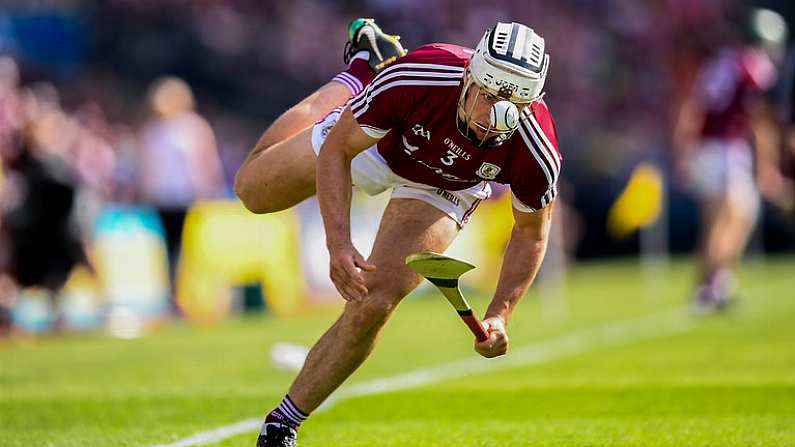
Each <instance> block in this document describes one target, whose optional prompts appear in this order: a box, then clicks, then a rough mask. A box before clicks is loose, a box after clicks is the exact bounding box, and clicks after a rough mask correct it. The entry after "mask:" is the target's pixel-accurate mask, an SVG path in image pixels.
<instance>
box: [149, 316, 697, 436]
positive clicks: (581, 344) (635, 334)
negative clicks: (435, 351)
mask: <svg viewBox="0 0 795 447" xmlns="http://www.w3.org/2000/svg"><path fill="white" fill-rule="evenodd" d="M690 327H691V319H690V318H688V315H687V312H686V310H685V309H683V308H676V309H674V310H670V311H667V312H660V313H656V314H652V315H647V316H643V317H640V318H635V319H631V320H624V321H617V322H612V323H607V324H604V325H601V326H597V327H594V328H591V329H585V330H581V331H576V332H572V333H570V334H568V335H564V336H562V337H558V338H554V339H551V340H547V341H541V342H537V343H531V344H529V345H525V346H522V347H520V348H516V349H512V350H511V352H510V354H508V355H507V356H504V357H498V358H496V359H490V360H486V359H483V358H482V357H477V356H472V357H470V358H467V359H464V360H459V361H456V362H451V363H446V364H442V365H438V366H431V367H427V368H419V369H415V370H413V371H409V372H407V373H403V374H398V375H395V376H391V377H384V378H381V379H375V380H371V381H368V382H364V383H360V384H357V385H350V386H346V387H342V388H340V389H339V390H338V391H337V392H336V393H334V394H332V395H331V397H329V399H327V400H326V402H325V403H324V404H323V405H322V406H321V407H320V408H318V409H317V410H315V413H318V412H321V411H325V410H327V409H329V408H331V406H333V405H334V404H336V403H337V402H340V401H343V400H347V399H351V398H354V397H359V396H370V395H374V394H382V393H388V392H393V391H398V390H404V389H409V388H416V387H420V386H423V385H429V384H432V383H437V382H441V381H443V380H449V379H455V378H460V377H464V376H470V375H476V374H483V373H487V372H491V371H498V370H504V369H509V368H516V367H520V366H527V365H537V364H541V363H545V362H549V361H552V360H557V359H562V358H566V357H572V356H575V355H579V354H583V353H586V352H589V351H592V350H596V349H600V348H606V347H611V346H619V345H624V344H629V343H635V342H639V341H643V340H649V339H653V338H657V337H662V336H666V335H671V334H675V333H679V332H684V331H687V330H688V329H689V328H690ZM261 424H262V418H251V419H244V420H241V421H238V422H235V423H232V424H229V425H224V426H222V427H219V428H216V429H214V430H209V431H204V432H200V433H196V434H195V435H193V436H190V437H187V438H183V439H180V440H179V441H176V442H173V443H170V444H157V445H153V446H151V447H193V446H200V445H207V444H213V443H216V442H220V441H222V440H224V439H227V438H231V437H232V436H236V435H239V434H242V433H246V432H251V431H255V430H258V429H259V428H260V425H261Z"/></svg>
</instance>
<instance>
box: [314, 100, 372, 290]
mask: <svg viewBox="0 0 795 447" xmlns="http://www.w3.org/2000/svg"><path fill="white" fill-rule="evenodd" d="M377 142H378V140H377V139H375V138H373V137H371V136H369V135H367V134H366V133H364V132H363V131H362V130H361V128H360V127H359V124H358V123H357V121H356V119H355V118H354V117H353V114H352V113H351V109H350V108H349V107H348V108H346V109H345V111H344V112H342V115H340V118H339V120H338V121H337V124H335V125H334V127H333V128H332V129H331V132H329V135H328V137H327V138H326V141H325V142H324V143H323V146H322V147H321V148H320V153H319V154H318V157H317V170H316V187H317V199H318V202H319V204H320V214H321V215H322V217H323V226H324V227H325V229H326V246H327V247H328V250H329V255H330V257H331V260H330V262H331V265H330V276H331V280H332V281H333V282H334V285H335V286H336V287H337V290H338V291H339V292H340V294H342V297H343V298H345V299H346V300H353V301H361V300H362V299H364V297H366V296H367V293H368V292H367V287H365V285H364V278H363V277H362V274H361V273H360V271H359V270H358V269H362V270H365V271H373V270H375V266H374V265H371V264H368V263H367V262H366V261H365V259H364V257H363V256H362V255H361V254H360V253H359V252H358V251H357V250H356V248H354V246H353V243H352V242H351V227H350V215H351V187H352V181H351V160H353V157H355V156H356V155H357V154H358V153H360V152H362V151H363V150H365V149H367V148H369V147H370V146H372V145H374V144H376V143H377Z"/></svg>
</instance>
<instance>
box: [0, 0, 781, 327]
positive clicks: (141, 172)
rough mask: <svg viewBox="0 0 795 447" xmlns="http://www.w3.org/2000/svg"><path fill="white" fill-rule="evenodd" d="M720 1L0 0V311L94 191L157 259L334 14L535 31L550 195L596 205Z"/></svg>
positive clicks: (702, 48)
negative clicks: (149, 214) (146, 238)
mask: <svg viewBox="0 0 795 447" xmlns="http://www.w3.org/2000/svg"><path fill="white" fill-rule="evenodd" d="M736 3H738V2H734V1H730V0H723V1H721V0H649V1H637V0H604V1H599V2H593V1H588V0H560V1H555V2H549V1H542V0H510V1H504V2H477V1H473V0H422V1H420V0H401V1H396V0H365V1H352V0H347V1H339V2H332V1H322V0H289V1H282V0H278V1H260V0H236V1H225V0H106V1H90V0H38V1H30V0H17V1H15V0H7V1H4V2H2V6H0V55H3V56H2V59H0V156H1V157H2V158H1V160H2V165H1V170H0V172H1V174H0V185H1V186H0V216H1V217H0V237H2V240H0V266H2V269H0V272H4V273H3V274H2V276H0V309H1V308H3V307H5V308H6V309H7V308H8V307H9V306H10V303H9V301H8V299H9V298H8V297H10V296H12V293H11V292H10V291H11V290H12V289H13V288H15V287H17V286H19V285H22V286H25V285H37V286H43V287H45V288H49V289H51V290H57V288H58V287H59V286H60V285H62V284H63V282H64V281H65V278H66V275H67V274H68V272H69V270H70V268H71V267H72V265H73V264H75V263H86V264H87V265H90V263H89V262H87V255H86V253H87V251H86V250H85V247H86V244H87V243H88V242H89V241H90V232H91V228H92V222H93V219H95V218H96V216H97V214H98V213H99V211H100V210H101V209H102V207H103V205H104V204H108V203H118V202H122V203H140V204H145V205H148V206H152V207H154V208H155V209H156V210H157V211H158V213H159V214H160V216H161V219H162V221H163V224H164V227H165V230H166V233H167V234H166V236H167V241H169V254H170V256H171V258H172V262H173V257H174V256H175V255H176V253H177V251H178V240H179V229H180V228H181V225H182V219H184V216H185V211H186V210H187V209H188V208H189V207H190V206H191V204H193V203H194V202H195V201H197V200H200V199H205V198H211V197H223V196H227V195H229V192H228V191H229V190H230V182H231V180H232V178H233V175H234V172H235V170H236V169H237V167H238V166H239V164H240V163H241V161H242V160H243V158H244V157H245V154H246V152H247V151H248V149H249V148H250V147H251V145H252V144H253V143H254V142H255V141H256V138H257V136H258V134H259V133H260V132H261V131H262V130H264V128H265V127H266V126H267V124H268V123H269V122H270V121H271V120H273V119H274V118H275V117H276V116H278V114H280V113H281V112H282V111H283V110H285V109H286V108H287V107H289V106H290V105H292V104H294V103H295V102H297V101H298V100H300V99H301V98H303V97H304V96H306V95H307V94H308V93H310V92H311V91H312V90H314V89H315V88H317V87H319V86H320V85H321V84H322V83H324V82H326V81H327V80H329V79H330V78H331V77H333V76H334V75H335V74H336V73H337V72H338V71H339V70H340V69H341V68H343V65H342V48H343V44H344V39H345V32H346V27H347V25H348V23H349V22H350V20H352V19H353V18H355V17H359V16H372V17H376V18H377V19H378V20H379V23H381V24H382V27H383V28H384V29H385V30H387V31H389V32H394V33H397V34H401V35H402V42H403V43H404V45H405V46H407V47H408V48H413V47H416V46H419V45H421V44H423V43H426V42H431V41H442V42H451V43H458V44H463V45H473V44H474V43H475V42H476V41H477V40H478V39H479V37H480V36H481V35H482V33H483V32H484V30H485V29H486V27H488V26H489V25H490V24H492V23H493V22H494V21H495V20H508V21H511V20H514V21H520V22H524V23H527V24H529V25H530V26H532V27H535V28H536V29H537V30H538V31H539V32H540V33H541V34H542V35H543V36H544V37H545V38H546V40H547V45H548V49H549V52H550V54H551V60H552V64H551V69H550V73H549V78H548V82H547V98H548V102H549V103H550V105H551V108H552V111H553V113H554V114H555V116H556V118H557V122H558V133H559V136H560V145H561V148H562V150H563V153H564V154H565V157H566V160H567V171H566V173H565V175H564V185H563V189H564V197H565V198H566V199H567V200H568V201H570V202H571V203H573V204H574V205H575V208H578V209H580V210H581V212H583V213H586V214H587V213H589V212H594V213H602V215H603V214H604V213H606V211H604V209H606V208H607V206H604V203H606V202H607V201H610V200H613V198H614V197H615V194H616V190H617V188H619V185H620V184H622V183H623V182H624V181H625V180H626V175H627V173H628V172H629V171H630V170H631V169H632V167H633V166H635V165H636V164H637V163H638V162H639V161H640V160H656V161H657V162H658V163H660V164H663V165H664V164H665V160H666V159H667V157H668V155H667V152H668V148H669V147H670V141H671V121H672V116H673V114H674V113H675V111H676V107H677V104H678V102H679V101H680V100H681V95H682V94H683V92H686V91H687V90H688V89H687V88H686V86H687V85H689V84H690V83H691V82H692V78H693V76H694V73H695V72H696V69H697V67H698V64H699V63H700V61H701V60H702V59H703V57H704V56H705V55H706V54H707V53H708V51H709V49H710V48H714V47H715V46H717V45H720V43H721V42H720V39H721V36H724V35H726V34H729V33H731V26H733V23H732V22H731V21H730V20H729V18H728V15H727V14H726V11H727V10H729V9H731V8H730V7H731V6H734V5H735V4H736ZM781 3H782V5H784V8H790V9H792V6H791V5H789V6H787V5H788V3H787V2H781ZM586 190H587V191H588V192H589V196H588V197H587V198H584V197H580V196H579V194H578V191H586ZM580 205H581V206H580ZM589 206H590V207H601V208H602V209H603V210H601V211H598V210H594V209H589ZM598 249H599V248H598ZM598 249H597V250H598ZM600 249H602V250H604V247H601V248H600ZM2 318H7V312H3V311H1V310H0V319H2ZM0 324H2V323H0Z"/></svg>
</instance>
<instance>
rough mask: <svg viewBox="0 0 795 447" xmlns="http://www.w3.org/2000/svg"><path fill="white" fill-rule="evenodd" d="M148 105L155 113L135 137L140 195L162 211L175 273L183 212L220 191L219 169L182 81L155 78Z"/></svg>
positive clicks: (210, 139) (203, 122) (207, 131)
mask: <svg viewBox="0 0 795 447" xmlns="http://www.w3.org/2000/svg"><path fill="white" fill-rule="evenodd" d="M149 105H150V107H151V111H152V115H153V116H152V118H151V120H150V121H149V122H148V123H146V125H145V126H144V127H143V129H142V130H141V133H140V141H139V144H140V167H139V169H140V180H139V181H140V188H141V191H140V197H141V199H142V200H143V201H144V202H145V203H147V204H150V205H153V206H154V207H155V208H156V209H157V211H158V213H159V214H160V218H161V219H162V222H163V225H164V227H165V232H166V244H167V247H168V257H169V264H170V266H171V277H172V279H173V277H174V274H175V267H176V262H177V259H178V256H179V247H180V238H181V237H182V226H183V223H184V221H185V214H186V213H187V211H188V209H189V208H190V207H191V206H192V205H193V204H194V203H195V202H196V201H197V200H202V199H209V198H213V197H220V196H222V194H223V192H224V182H223V170H222V168H221V161H220V158H219V155H218V150H217V147H216V143H215V135H214V133H213V131H212V129H211V128H210V125H209V124H208V123H207V121H206V120H205V119H204V118H202V117H201V116H200V115H199V114H197V113H196V112H195V111H194V99H193V93H192V92H191V89H190V87H189V86H188V84H186V83H185V81H183V80H181V79H178V78H174V77H166V78H161V79H158V80H156V81H155V82H154V83H153V84H152V86H151V88H150V90H149ZM172 283H173V281H172Z"/></svg>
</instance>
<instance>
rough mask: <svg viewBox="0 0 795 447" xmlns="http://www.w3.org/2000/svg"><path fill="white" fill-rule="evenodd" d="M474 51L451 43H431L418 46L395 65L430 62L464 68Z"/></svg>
mask: <svg viewBox="0 0 795 447" xmlns="http://www.w3.org/2000/svg"><path fill="white" fill-rule="evenodd" d="M473 53H474V51H473V50H472V49H471V48H467V47H462V46H460V45H453V44H449V43H429V44H426V45H423V46H421V47H418V48H416V49H414V50H412V51H409V53H408V54H406V55H405V56H403V57H402V58H400V59H398V61H397V62H396V63H395V65H401V64H430V65H441V66H446V67H452V68H459V69H461V70H463V68H464V66H466V64H467V62H469V59H470V58H471V57H472V54H473Z"/></svg>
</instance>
